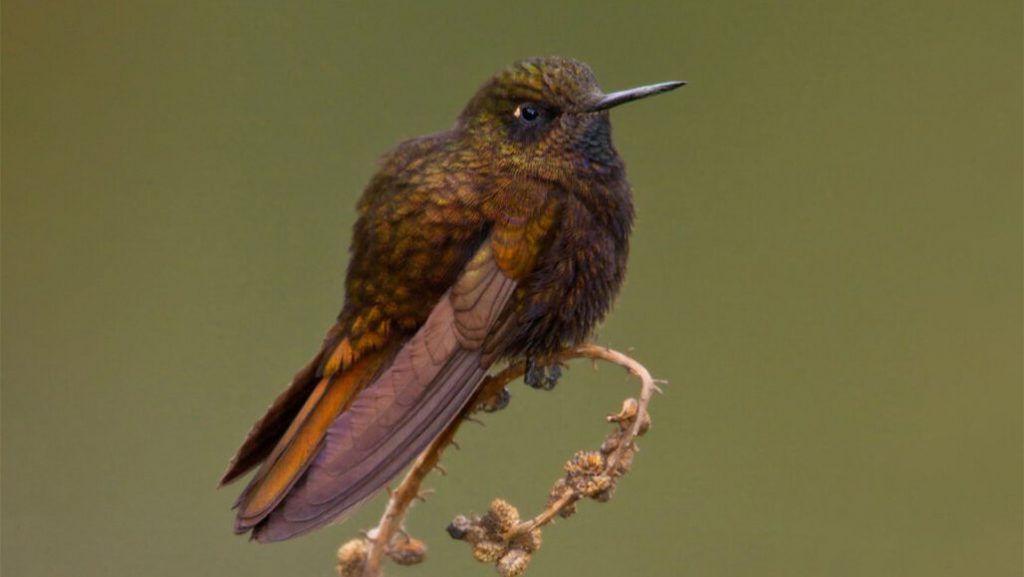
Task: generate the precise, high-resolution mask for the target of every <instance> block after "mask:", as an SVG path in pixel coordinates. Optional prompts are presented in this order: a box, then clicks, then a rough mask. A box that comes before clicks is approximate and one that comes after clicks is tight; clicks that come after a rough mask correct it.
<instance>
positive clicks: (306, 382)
mask: <svg viewBox="0 0 1024 577" xmlns="http://www.w3.org/2000/svg"><path fill="white" fill-rule="evenodd" d="M323 354H324V353H323V351H322V350H321V351H320V352H319V353H317V354H316V356H315V357H313V359H312V360H311V361H309V363H308V364H307V365H306V366H305V367H303V368H302V370H300V371H299V372H298V373H296V374H295V377H293V378H292V382H291V385H289V386H288V388H287V389H285V390H284V392H282V393H281V394H280V395H278V397H277V398H276V399H274V402H273V403H272V404H271V405H270V407H269V408H268V409H267V412H266V414H264V415H263V416H262V417H260V420H258V421H256V424H254V425H253V426H252V429H250V430H249V433H248V434H247V435H246V436H245V441H244V442H243V443H242V446H241V447H239V448H238V451H237V452H236V453H235V456H234V457H232V458H231V462H230V463H228V469H227V471H224V476H223V477H221V479H220V486H221V487H223V486H224V485H227V484H228V483H231V482H232V481H234V480H235V479H237V478H238V477H241V476H242V475H244V474H245V473H246V472H248V471H249V470H250V469H252V468H253V467H255V466H256V465H259V464H260V463H261V462H263V460H265V459H266V458H267V455H269V454H270V453H271V451H273V450H274V447H275V446H276V445H277V442H278V440H280V439H281V436H282V435H284V433H285V431H287V430H288V426H289V425H290V424H291V423H292V421H293V420H294V419H295V415H297V414H298V413H299V411H300V410H301V409H302V405H303V404H305V402H306V399H308V398H309V395H310V393H312V392H313V389H314V388H315V387H316V385H317V382H318V379H317V378H316V375H317V371H318V369H319V368H320V364H321V362H322V359H323Z"/></svg>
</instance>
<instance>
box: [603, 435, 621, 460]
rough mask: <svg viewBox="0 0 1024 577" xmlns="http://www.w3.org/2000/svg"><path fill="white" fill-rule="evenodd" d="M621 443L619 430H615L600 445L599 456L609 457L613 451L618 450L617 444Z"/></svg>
mask: <svg viewBox="0 0 1024 577" xmlns="http://www.w3.org/2000/svg"><path fill="white" fill-rule="evenodd" d="M621 442H622V436H621V434H620V433H619V430H618V429H616V430H615V431H612V432H611V433H609V434H608V436H607V437H605V439H604V442H603V443H601V454H602V455H610V454H612V453H613V452H615V449H618V448H619V444H620V443H621Z"/></svg>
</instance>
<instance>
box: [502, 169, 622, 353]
mask: <svg viewBox="0 0 1024 577" xmlns="http://www.w3.org/2000/svg"><path fill="white" fill-rule="evenodd" d="M615 186H616V187H615V188H611V189H607V190H601V191H600V194H601V195H602V196H601V197H599V199H598V201H597V202H589V203H587V202H583V201H581V200H580V199H579V198H577V197H575V196H573V195H566V197H565V199H564V204H563V206H562V210H561V213H560V215H559V222H558V223H557V226H555V227H553V230H552V232H551V236H550V238H548V239H547V242H548V244H547V246H546V247H545V250H543V251H541V253H540V255H539V258H538V261H537V265H536V267H535V269H534V270H533V272H532V273H531V274H530V275H529V276H528V277H527V278H525V279H524V280H523V281H522V282H521V283H520V286H519V287H518V289H517V292H516V294H515V297H514V302H513V307H512V310H513V311H514V313H513V314H514V320H513V322H514V328H513V330H512V335H511V338H510V339H509V340H508V345H507V347H506V351H505V353H506V354H507V355H509V356H519V355H526V356H531V357H535V356H543V355H546V354H551V353H554V352H557V351H558V350H560V349H561V348H563V347H565V346H567V345H573V344H578V343H581V342H583V341H584V340H585V339H587V337H588V336H589V335H590V334H591V333H592V332H593V330H594V328H595V326H596V325H597V324H598V323H599V322H600V321H601V320H602V319H603V318H604V316H605V314H606V313H607V312H608V310H609V308H610V307H611V305H612V302H613V300H614V299H615V296H616V295H617V294H618V291H619V288H620V287H621V285H622V280H623V277H624V275H625V269H626V259H627V256H628V252H629V239H628V237H629V230H630V227H631V225H632V218H633V208H632V204H631V202H630V199H629V192H628V185H627V184H626V183H625V181H624V180H623V181H622V182H621V183H616V184H615ZM590 200H594V199H590Z"/></svg>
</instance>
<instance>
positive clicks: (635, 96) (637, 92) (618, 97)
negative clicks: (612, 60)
mask: <svg viewBox="0 0 1024 577" xmlns="http://www.w3.org/2000/svg"><path fill="white" fill-rule="evenodd" d="M685 85H686V81H685V80H673V81H671V82H661V83H658V84H651V85H648V86H639V87H637V88H630V89H629V90H620V91H618V92H612V93H611V94H605V95H604V96H602V97H601V98H600V99H598V101H597V102H595V103H594V104H593V106H591V107H590V111H591V112H597V111H598V110H608V109H609V108H613V107H615V106H618V105H620V104H625V103H627V102H633V101H634V100H640V99H641V98H647V97H648V96H654V95H655V94H662V93H664V92H669V91H671V90H675V89H676V88H679V87H680V86H685Z"/></svg>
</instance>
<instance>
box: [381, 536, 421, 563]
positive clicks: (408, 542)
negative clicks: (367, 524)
mask: <svg viewBox="0 0 1024 577" xmlns="http://www.w3.org/2000/svg"><path fill="white" fill-rule="evenodd" d="M388 557H391V560H392V561H394V562H395V563H398V564H399V565H415V564H417V563H422V562H423V560H424V559H426V558H427V546H426V545H425V544H424V543H423V541H420V540H419V539H413V538H411V537H410V538H409V539H398V540H397V541H395V542H394V543H392V544H391V547H388Z"/></svg>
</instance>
